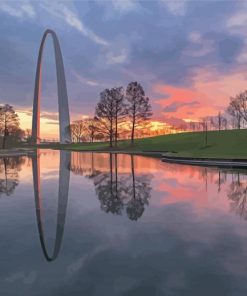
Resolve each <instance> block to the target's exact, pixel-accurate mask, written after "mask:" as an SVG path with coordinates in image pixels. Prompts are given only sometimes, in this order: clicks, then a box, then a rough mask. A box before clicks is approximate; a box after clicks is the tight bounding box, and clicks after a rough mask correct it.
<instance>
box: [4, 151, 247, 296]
mask: <svg viewBox="0 0 247 296" xmlns="http://www.w3.org/2000/svg"><path fill="white" fill-rule="evenodd" d="M70 157H71V162H70V164H69V165H67V164H66V165H65V167H62V171H63V170H70V185H69V194H68V204H67V208H66V221H65V224H64V234H63V238H62V242H61V249H60V252H59V254H58V256H57V258H56V259H55V260H54V261H52V262H47V260H45V258H44V256H43V253H42V249H41V245H40V238H39V236H40V233H39V232H38V228H37V223H36V213H37V212H36V209H37V204H36V203H35V199H34V189H33V167H32V162H33V161H34V160H31V159H27V158H21V159H18V160H17V159H15V160H13V159H12V160H11V159H5V160H3V159H1V160H0V185H1V188H0V221H1V223H0V234H1V244H0V251H1V252H0V263H1V265H0V266H1V267H0V295H4V296H9V295H15V296H16V295H17V296H18V295H59V296H60V295H244V294H245V293H246V291H247V273H246V271H247V221H246V220H245V218H246V216H247V215H246V210H245V208H246V196H247V193H246V186H247V176H246V175H245V174H244V172H242V173H239V172H237V171H219V170H217V169H206V168H203V167H191V166H180V165H174V164H166V163H162V162H160V160H158V159H153V158H146V157H141V156H134V157H132V158H131V156H129V155H118V156H115V155H112V156H111V157H110V155H109V154H91V153H72V154H71V156H70ZM116 164H117V166H116ZM59 165H60V166H61V163H60V153H59V152H56V151H52V152H49V151H42V152H41V156H40V185H41V186H40V195H41V196H42V219H43V221H42V222H43V227H44V236H45V237H44V239H45V244H46V248H47V250H48V253H49V254H51V253H52V251H53V248H54V244H55V236H56V231H57V229H56V222H57V207H58V205H57V201H58V184H59V174H60V173H61V169H59ZM6 178H7V180H6ZM60 178H61V175H60ZM63 184H65V182H63ZM133 184H134V186H133ZM60 185H61V184H60ZM61 203H62V201H61V200H60V206H61ZM62 211H63V209H62V210H61V208H60V213H59V214H61V213H62ZM59 226H61V224H60V225H59Z"/></svg>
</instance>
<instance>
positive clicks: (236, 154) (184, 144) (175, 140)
mask: <svg viewBox="0 0 247 296" xmlns="http://www.w3.org/2000/svg"><path fill="white" fill-rule="evenodd" d="M47 147H51V148H58V149H70V150H75V151H85V150H94V151H95V150H96V151H97V150H109V144H108V143H80V144H71V145H49V146H47ZM112 150H125V151H129V152H131V151H136V152H141V151H144V152H145V151H158V152H160V151H164V152H165V151H169V152H176V154H174V155H177V156H191V157H215V158H246V159H247V130H230V131H220V132H219V131H210V132H208V144H207V146H205V133H203V132H193V133H181V134H173V135H165V136H157V137H152V138H145V139H137V140H135V144H134V146H133V147H132V146H131V145H130V142H129V141H120V142H119V143H118V148H117V149H115V148H113V149H112Z"/></svg>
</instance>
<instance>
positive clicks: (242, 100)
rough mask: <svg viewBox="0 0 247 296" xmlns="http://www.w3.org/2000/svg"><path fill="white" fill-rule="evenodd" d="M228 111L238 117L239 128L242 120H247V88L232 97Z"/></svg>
mask: <svg viewBox="0 0 247 296" xmlns="http://www.w3.org/2000/svg"><path fill="white" fill-rule="evenodd" d="M227 111H228V113H229V114H230V115H231V116H233V117H234V118H235V119H236V121H237V127H238V128H240V124H241V120H242V121H243V122H247V90H245V91H243V92H241V93H239V94H238V95H236V96H235V97H231V98H230V103H229V106H228V108H227Z"/></svg>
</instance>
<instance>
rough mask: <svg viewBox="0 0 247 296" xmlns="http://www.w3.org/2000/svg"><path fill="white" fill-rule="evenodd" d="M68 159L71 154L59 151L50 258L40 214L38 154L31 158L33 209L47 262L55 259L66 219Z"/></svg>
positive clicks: (68, 177) (40, 197) (68, 175)
mask: <svg viewBox="0 0 247 296" xmlns="http://www.w3.org/2000/svg"><path fill="white" fill-rule="evenodd" d="M70 159H71V154H70V152H69V151H60V165H59V190H58V207H57V226H56V238H55V246H54V249H53V253H52V255H51V256H50V255H49V254H48V252H47V249H46V245H45V233H44V226H43V222H44V221H43V215H42V214H43V213H42V196H41V193H40V157H39V152H38V151H37V154H36V155H35V156H34V157H33V158H32V168H33V186H34V196H35V207H36V217H37V225H38V231H39V238H40V243H41V247H42V251H43V254H44V256H45V258H46V260H47V261H53V260H55V259H56V258H57V256H58V254H59V251H60V248H61V244H62V240H63V233H64V225H65V219H66V210H67V203H68V193H69V179H70V169H69V168H70Z"/></svg>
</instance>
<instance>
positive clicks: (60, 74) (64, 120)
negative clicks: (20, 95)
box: [32, 30, 71, 144]
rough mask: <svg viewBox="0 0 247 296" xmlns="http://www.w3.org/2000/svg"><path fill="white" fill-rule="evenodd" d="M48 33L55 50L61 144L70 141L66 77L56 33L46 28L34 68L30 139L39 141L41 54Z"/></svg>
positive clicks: (35, 141)
mask: <svg viewBox="0 0 247 296" xmlns="http://www.w3.org/2000/svg"><path fill="white" fill-rule="evenodd" d="M48 34H50V35H51V37H52V40H53V47H54V52H55V62H56V74H57V93H58V113H59V136H60V142H61V143H63V144H66V143H71V134H70V128H69V125H70V117H69V105H68V95H67V87H66V79H65V73H64V65H63V57H62V52H61V49H60V45H59V41H58V38H57V35H56V33H55V32H54V31H52V30H46V31H45V33H44V35H43V37H42V40H41V44H40V48H39V55H38V61H37V68H36V77H35V87H34V99H33V120H32V139H33V142H34V143H36V144H38V143H40V98H41V86H42V81H41V80H42V56H43V50H44V45H45V40H46V37H47V35H48Z"/></svg>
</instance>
